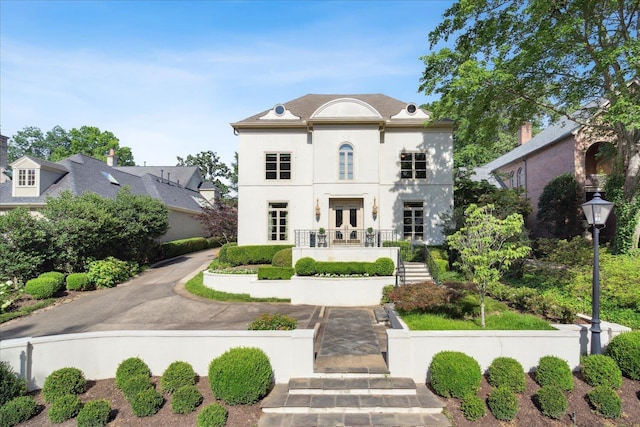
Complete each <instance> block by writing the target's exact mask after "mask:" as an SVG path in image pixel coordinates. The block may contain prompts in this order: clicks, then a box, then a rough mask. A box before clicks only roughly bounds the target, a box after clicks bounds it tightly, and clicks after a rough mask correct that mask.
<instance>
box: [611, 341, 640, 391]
mask: <svg viewBox="0 0 640 427" xmlns="http://www.w3.org/2000/svg"><path fill="white" fill-rule="evenodd" d="M605 354H606V355H607V356H609V357H611V358H612V359H613V360H615V361H616V363H617V364H618V366H619V367H620V370H621V371H622V375H624V376H625V377H627V378H630V379H632V380H636V381H640V331H630V332H623V333H621V334H620V335H616V336H615V337H613V338H612V339H611V342H610V343H609V345H608V346H607V350H606V352H605Z"/></svg>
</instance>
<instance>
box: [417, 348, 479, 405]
mask: <svg viewBox="0 0 640 427" xmlns="http://www.w3.org/2000/svg"><path fill="white" fill-rule="evenodd" d="M429 380H430V382H431V387H432V388H433V390H434V391H435V392H436V393H437V394H438V395H440V396H442V397H457V398H460V399H462V398H464V397H465V396H467V395H468V394H475V393H476V392H477V391H478V388H479V387H480V381H481V380H482V371H481V370H480V365H479V364H478V362H477V361H476V360H475V359H474V358H473V357H471V356H468V355H466V354H464V353H462V352H459V351H441V352H440V353H437V354H436V355H435V356H433V359H432V360H431V364H430V365H429Z"/></svg>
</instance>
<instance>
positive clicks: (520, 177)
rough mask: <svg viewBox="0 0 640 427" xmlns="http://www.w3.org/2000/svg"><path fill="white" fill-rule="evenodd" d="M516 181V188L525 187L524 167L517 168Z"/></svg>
mask: <svg viewBox="0 0 640 427" xmlns="http://www.w3.org/2000/svg"><path fill="white" fill-rule="evenodd" d="M516 179H517V182H518V188H524V187H525V182H524V169H523V168H519V169H518V175H517V177H516Z"/></svg>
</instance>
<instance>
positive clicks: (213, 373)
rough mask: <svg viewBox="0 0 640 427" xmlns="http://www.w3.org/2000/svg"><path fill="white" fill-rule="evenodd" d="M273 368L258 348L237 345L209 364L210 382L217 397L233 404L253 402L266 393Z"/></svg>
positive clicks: (271, 378)
mask: <svg viewBox="0 0 640 427" xmlns="http://www.w3.org/2000/svg"><path fill="white" fill-rule="evenodd" d="M272 380H273V369H272V367H271V362H270V361H269V358H268V357H267V355H266V354H265V353H264V352H263V351H262V350H261V349H259V348H254V347H234V348H231V349H229V350H228V351H226V352H225V353H223V354H222V355H220V356H219V357H217V358H215V359H213V360H212V361H211V363H210V364H209V384H210V385H211V390H212V391H213V394H214V396H215V397H216V398H217V399H222V400H224V401H225V402H227V403H228V404H230V405H238V404H251V403H255V402H257V401H258V400H259V399H260V398H262V397H263V396H265V395H266V394H267V391H268V390H269V386H270V385H271V382H272Z"/></svg>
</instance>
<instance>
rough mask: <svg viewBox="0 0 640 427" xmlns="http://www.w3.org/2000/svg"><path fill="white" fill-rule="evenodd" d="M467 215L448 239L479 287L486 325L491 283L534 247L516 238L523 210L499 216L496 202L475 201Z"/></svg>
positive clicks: (457, 262) (522, 223) (481, 312)
mask: <svg viewBox="0 0 640 427" xmlns="http://www.w3.org/2000/svg"><path fill="white" fill-rule="evenodd" d="M465 217H466V222H465V226H464V227H462V228H461V229H460V230H459V231H458V232H456V233H455V234H453V235H451V236H449V237H447V242H448V243H449V246H450V247H451V248H452V249H455V250H457V251H458V252H459V254H460V255H459V260H458V261H456V265H457V266H458V267H460V269H461V270H462V272H463V273H464V274H465V275H466V276H467V277H468V279H469V280H471V281H472V282H473V283H474V284H475V285H476V287H477V288H478V291H479V293H480V315H481V322H482V327H483V328H484V326H485V314H484V297H485V294H486V292H487V286H488V285H489V284H490V283H493V282H496V281H498V279H500V276H501V275H502V273H504V272H505V271H506V270H507V269H508V268H509V266H510V265H511V263H512V262H513V261H514V260H516V259H519V258H524V257H525V256H527V254H528V253H529V251H530V250H531V248H530V247H529V246H526V245H522V244H520V243H517V242H514V241H512V238H513V237H515V236H517V235H519V234H520V233H521V232H522V228H523V225H524V220H523V219H522V215H520V214H517V213H513V214H511V215H509V216H507V217H506V218H504V219H499V218H497V217H496V216H494V205H492V204H489V205H486V206H482V207H479V206H477V205H475V204H471V205H469V207H468V208H467V209H466V210H465Z"/></svg>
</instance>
